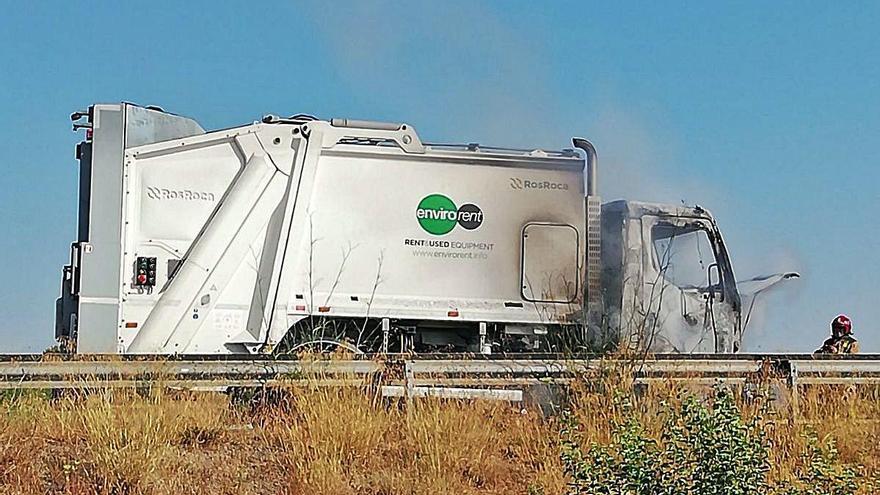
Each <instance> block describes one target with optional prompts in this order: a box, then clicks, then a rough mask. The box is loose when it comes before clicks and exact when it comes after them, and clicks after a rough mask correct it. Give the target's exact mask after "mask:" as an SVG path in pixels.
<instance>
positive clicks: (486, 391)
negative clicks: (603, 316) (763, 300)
mask: <svg viewBox="0 0 880 495" xmlns="http://www.w3.org/2000/svg"><path fill="white" fill-rule="evenodd" d="M615 369H617V370H626V372H628V373H632V376H633V379H634V382H636V383H644V384H650V383H654V382H658V381H669V380H677V381H688V382H693V383H714V382H728V383H742V382H746V381H753V380H758V379H760V378H761V377H762V376H773V377H776V378H779V379H783V380H785V381H786V382H787V383H788V385H789V386H790V387H791V388H792V391H797V389H798V387H799V386H801V385H816V384H880V355H861V356H855V357H849V358H846V359H841V358H839V357H813V356H809V355H770V354H768V355H718V356H710V355H659V356H651V357H650V358H649V359H615V358H602V357H598V356H583V357H572V358H562V357H560V356H553V355H531V356H521V357H513V356H497V357H486V356H395V355H389V356H372V357H369V358H366V359H351V360H332V359H331V360H319V359H318V360H312V359H302V360H296V359H286V358H284V359H271V358H267V357H265V356H259V357H253V356H227V357H222V358H208V359H205V358H202V357H199V358H196V357H193V356H174V357H158V356H146V357H131V356H126V357H119V356H113V357H107V356H103V357H102V356H82V357H75V358H65V359H55V358H49V357H47V358H41V357H40V356H37V355H27V356H0V389H25V388H39V389H65V388H106V387H139V386H156V385H158V386H166V387H174V388H189V389H223V388H229V387H260V386H278V385H298V384H299V385H306V384H308V385H320V386H324V385H327V386H332V385H364V384H371V385H374V386H380V387H381V389H382V391H383V394H384V395H386V396H390V397H423V396H436V397H446V398H465V397H468V398H489V399H498V400H509V401H520V400H522V389H523V388H524V387H529V386H535V385H547V384H565V383H567V382H569V381H570V380H572V379H574V378H577V377H584V376H587V377H589V376H598V375H599V374H600V373H603V372H608V371H611V370H615Z"/></svg>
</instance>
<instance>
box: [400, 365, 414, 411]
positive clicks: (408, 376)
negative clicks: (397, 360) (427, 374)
mask: <svg viewBox="0 0 880 495" xmlns="http://www.w3.org/2000/svg"><path fill="white" fill-rule="evenodd" d="M415 381H416V375H415V372H413V363H412V361H410V360H409V359H407V360H406V361H404V362H403V385H404V387H403V389H404V394H405V395H406V408H407V410H409V407H410V404H411V403H412V399H413V391H414V390H415V387H416V384H415Z"/></svg>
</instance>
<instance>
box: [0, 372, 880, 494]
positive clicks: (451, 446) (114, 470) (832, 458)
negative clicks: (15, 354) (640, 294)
mask: <svg viewBox="0 0 880 495" xmlns="http://www.w3.org/2000/svg"><path fill="white" fill-rule="evenodd" d="M689 397H690V398H689ZM694 397H696V398H694ZM730 397H733V396H729V397H728V398H730ZM735 397H736V401H735V402H736V404H735V405H734V406H733V407H734V408H735V409H733V411H734V412H733V413H730V411H731V410H730V408H728V410H727V412H725V409H724V405H723V404H722V402H723V401H722V402H719V399H718V397H715V398H714V399H713V398H712V397H708V398H707V397H706V396H705V394H703V393H700V394H696V395H694V394H690V393H688V392H686V391H684V390H682V389H681V388H680V387H679V386H672V385H660V386H656V387H653V388H652V389H651V390H649V391H648V392H647V393H643V394H639V395H638V396H634V395H633V394H631V393H630V389H628V388H627V387H626V386H624V385H622V384H621V382H620V381H619V380H616V379H613V378H606V379H604V380H602V381H601V382H599V383H596V382H592V381H591V382H584V383H581V384H579V385H577V386H575V387H574V389H573V391H572V393H571V398H570V403H571V407H570V410H569V411H570V412H569V413H567V414H561V415H556V416H552V417H544V416H542V415H541V414H540V413H539V412H538V411H534V410H522V409H520V408H519V407H517V406H513V405H510V404H502V403H488V402H460V401H455V402H442V401H436V400H420V401H416V402H413V403H412V404H411V405H410V406H408V407H404V404H402V403H398V402H388V401H387V400H382V399H378V398H374V397H370V396H369V394H366V393H364V392H363V391H362V390H359V389H355V388H350V389H344V388H317V387H315V388H299V389H296V390H291V391H290V392H289V393H286V394H283V395H282V396H280V397H279V396H276V397H274V398H273V399H272V400H253V401H245V402H230V400H229V399H228V398H227V396H225V395H222V394H212V393H174V392H167V391H164V392H163V391H160V390H154V391H151V392H148V393H143V392H142V393H140V394H137V393H134V392H133V391H126V390H116V391H109V392H108V391H105V392H93V393H90V394H82V393H76V394H68V395H65V396H61V397H55V398H49V397H47V396H45V394H38V393H27V394H19V395H8V396H6V397H5V398H4V399H3V401H2V414H3V419H2V423H0V493H3V494H19V493H20V494H33V493H71V494H91V493H117V494H123V493H132V494H134V493H146V494H153V493H155V494H160V493H161V494H164V493H168V494H172V493H173V494H177V493H181V494H186V493H192V494H206V493H211V494H225V493H230V494H233V493H234V494H257V493H303V494H311V493H328V494H374V493H379V494H392V493H394V494H397V493H406V494H410V493H456V494H469V493H499V494H501V493H523V494H559V493H572V492H580V493H699V491H695V490H700V491H702V492H705V493H709V491H708V490H709V488H699V489H698V488H694V487H695V486H701V487H706V486H708V485H706V483H707V481H706V479H709V482H711V483H715V482H716V481H713V480H714V479H715V478H719V477H723V476H728V475H730V476H735V477H736V479H740V478H742V479H745V478H747V477H748V476H751V475H754V474H755V473H757V476H758V478H760V479H761V480H763V481H760V482H761V483H766V486H764V487H763V488H756V489H755V490H756V491H753V492H750V491H727V492H725V491H720V492H717V493H766V492H771V491H772V492H773V493H785V494H807V493H811V494H819V493H835V494H837V493H841V494H842V493H874V487H873V486H874V482H873V481H872V480H873V477H874V476H875V474H876V473H878V470H880V425H878V422H877V420H878V419H880V402H878V396H877V395H876V391H866V390H854V389H834V390H812V391H808V392H806V395H805V396H804V397H802V398H801V401H800V404H799V406H800V407H799V408H800V413H799V415H798V416H797V418H794V417H792V416H791V414H790V412H789V411H788V409H786V408H784V407H776V408H773V407H768V406H767V405H766V401H763V400H760V399H758V400H755V401H747V402H744V401H743V400H741V397H740V395H739V394H737V395H736V396H735ZM728 413H730V414H728ZM676 439H677V440H676ZM753 440H754V441H753ZM676 442H678V443H676ZM749 442H751V443H749ZM689 444H694V445H700V446H701V447H700V449H693V448H690V447H688V445H689ZM675 445H678V447H676V448H672V447H675ZM743 445H744V446H745V447H742V446H743ZM750 445H751V447H750ZM755 446H757V447H755ZM753 447H754V448H753ZM738 449H740V450H738ZM742 449H745V450H742ZM749 449H751V450H749ZM835 451H836V452H835ZM707 452H711V455H707V454H706V453H707ZM603 456H604V457H603ZM573 459H574V460H573ZM603 463H604V464H603ZM609 466H610V467H609ZM713 466H714V467H713ZM731 466H732V467H731ZM761 466H763V467H761ZM713 469H714V471H713ZM579 470H580V471H579ZM738 470H744V471H742V473H741V472H740V471H738ZM670 473H672V474H670ZM743 473H744V474H743ZM639 476H641V477H642V478H641V479H643V481H642V482H637V483H635V484H633V485H632V486H630V485H627V484H626V483H629V481H627V480H631V479H635V480H638V479H640V478H639ZM646 476H647V477H648V478H644V477H646ZM668 476H672V478H675V479H671V481H670V480H665V481H660V478H661V477H668ZM603 477H604V478H603ZM677 477H682V479H678V478H677ZM701 477H702V478H701ZM713 477H714V478H713ZM586 478H589V479H586ZM599 478H601V479H599ZM685 478H687V479H685ZM758 478H756V479H758ZM644 479H647V480H648V481H644ZM652 479H656V482H657V486H656V487H655V488H652V489H648V488H638V487H640V486H648V484H650V483H653V482H654V481H651V480H652ZM732 479H733V478H732ZM694 480H697V481H694ZM700 480H702V481H700ZM717 482H718V483H719V484H722V485H723V484H725V483H727V484H729V481H724V480H721V479H720V478H719V481H717ZM688 483H690V484H688ZM693 483H697V485H694V484H693ZM700 483H702V484H700ZM627 486H629V488H627ZM662 486H679V487H690V488H681V490H680V491H674V490H673V491H666V492H662V491H661V490H662ZM609 487H611V488H609ZM615 487H616V489H617V491H614V490H615ZM633 487H635V488H633ZM606 489H607V490H608V491H603V490H606ZM809 490H813V491H809ZM823 490H824V491H823Z"/></svg>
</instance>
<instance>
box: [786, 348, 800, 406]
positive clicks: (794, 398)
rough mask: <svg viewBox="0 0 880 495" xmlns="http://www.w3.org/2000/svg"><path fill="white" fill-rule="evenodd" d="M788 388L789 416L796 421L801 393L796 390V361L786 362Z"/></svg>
mask: <svg viewBox="0 0 880 495" xmlns="http://www.w3.org/2000/svg"><path fill="white" fill-rule="evenodd" d="M788 388H789V390H790V391H791V416H792V419H793V420H794V421H797V418H798V415H799V414H800V408H799V404H798V402H799V399H800V395H801V394H800V390H798V366H797V361H789V362H788Z"/></svg>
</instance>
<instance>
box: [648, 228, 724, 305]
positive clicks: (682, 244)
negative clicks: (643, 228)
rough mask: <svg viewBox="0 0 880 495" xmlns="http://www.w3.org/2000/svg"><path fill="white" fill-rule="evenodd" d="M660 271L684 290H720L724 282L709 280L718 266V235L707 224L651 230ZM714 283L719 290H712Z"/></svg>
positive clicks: (666, 278)
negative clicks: (712, 271) (710, 272)
mask: <svg viewBox="0 0 880 495" xmlns="http://www.w3.org/2000/svg"><path fill="white" fill-rule="evenodd" d="M651 242H652V245H653V248H654V262H655V264H656V268H657V269H658V271H659V272H660V274H661V275H662V276H663V278H664V279H665V280H667V281H668V282H669V283H671V284H673V285H675V286H676V287H678V288H680V289H683V290H698V291H701V292H703V291H709V290H713V289H717V285H719V284H720V283H721V282H720V280H711V281H710V280H709V270H710V267H711V266H712V265H715V264H716V263H717V256H716V253H715V245H714V236H713V235H712V232H710V231H709V230H708V229H707V228H706V226H705V225H703V224H701V223H692V224H687V225H674V224H671V223H660V224H657V225H655V226H654V227H653V228H652V229H651ZM710 282H713V283H714V284H713V285H715V287H710Z"/></svg>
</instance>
